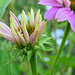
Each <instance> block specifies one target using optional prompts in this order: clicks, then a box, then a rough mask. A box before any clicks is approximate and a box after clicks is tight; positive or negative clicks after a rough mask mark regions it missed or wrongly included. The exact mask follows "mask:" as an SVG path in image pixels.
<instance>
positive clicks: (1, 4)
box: [0, 0, 11, 19]
mask: <svg viewBox="0 0 75 75" xmlns="http://www.w3.org/2000/svg"><path fill="white" fill-rule="evenodd" d="M10 2H11V0H0V19H1V17H2V16H3V14H4V12H5V9H6V7H7V6H8V4H9V3H10Z"/></svg>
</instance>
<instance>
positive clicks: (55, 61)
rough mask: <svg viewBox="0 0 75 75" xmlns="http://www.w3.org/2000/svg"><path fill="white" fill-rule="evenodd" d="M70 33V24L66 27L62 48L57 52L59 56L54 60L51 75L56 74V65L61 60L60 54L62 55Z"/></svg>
mask: <svg viewBox="0 0 75 75" xmlns="http://www.w3.org/2000/svg"><path fill="white" fill-rule="evenodd" d="M69 31H70V24H69V23H68V24H67V26H66V29H65V32H64V36H63V39H62V42H61V45H60V47H59V50H58V52H57V55H56V56H55V59H54V62H53V65H52V69H51V73H50V75H53V72H54V69H55V66H56V63H57V61H58V58H59V56H60V54H61V52H62V50H63V47H64V44H65V41H66V39H67V36H68V34H69Z"/></svg>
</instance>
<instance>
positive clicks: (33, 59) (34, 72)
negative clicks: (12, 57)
mask: <svg viewBox="0 0 75 75" xmlns="http://www.w3.org/2000/svg"><path fill="white" fill-rule="evenodd" d="M30 64H31V71H32V75H37V66H36V65H37V64H36V53H35V52H33V54H32V56H31V59H30Z"/></svg>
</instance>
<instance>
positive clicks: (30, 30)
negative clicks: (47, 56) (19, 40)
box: [27, 26, 35, 36]
mask: <svg viewBox="0 0 75 75" xmlns="http://www.w3.org/2000/svg"><path fill="white" fill-rule="evenodd" d="M34 30H35V27H34V26H29V27H28V28H27V31H28V34H29V36H30V35H31V34H32V33H33V32H34Z"/></svg>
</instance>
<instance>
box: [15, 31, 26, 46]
mask: <svg viewBox="0 0 75 75" xmlns="http://www.w3.org/2000/svg"><path fill="white" fill-rule="evenodd" d="M16 33H17V36H18V38H19V40H20V43H22V44H23V45H24V46H26V41H25V39H24V37H23V35H22V34H21V33H19V32H16Z"/></svg>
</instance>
